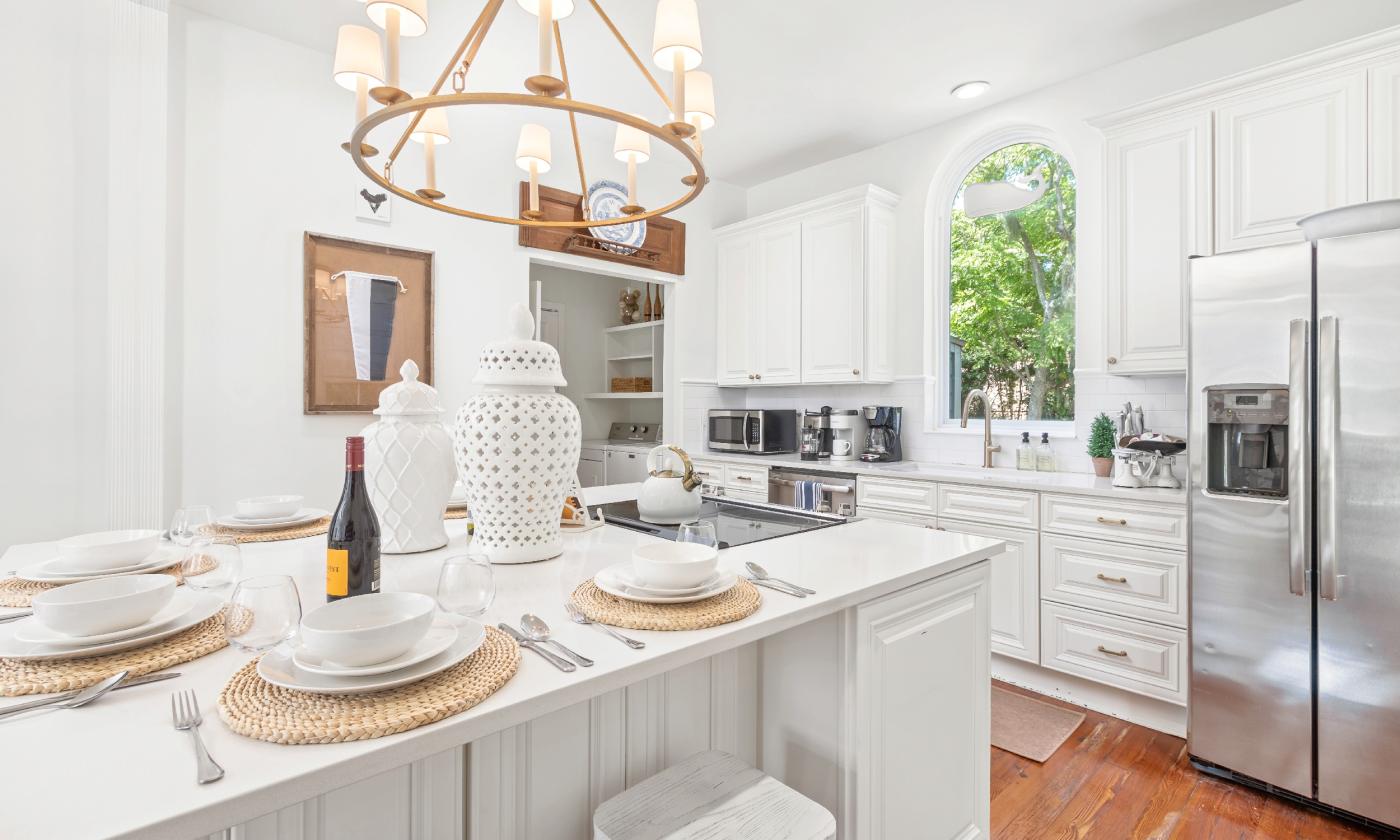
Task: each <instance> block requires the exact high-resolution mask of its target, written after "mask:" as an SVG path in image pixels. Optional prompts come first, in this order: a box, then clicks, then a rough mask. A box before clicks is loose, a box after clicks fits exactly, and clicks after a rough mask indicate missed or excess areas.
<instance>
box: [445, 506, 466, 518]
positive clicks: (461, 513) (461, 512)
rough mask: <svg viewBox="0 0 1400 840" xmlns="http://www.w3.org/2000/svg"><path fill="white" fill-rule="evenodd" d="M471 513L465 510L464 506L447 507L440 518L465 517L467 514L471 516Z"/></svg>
mask: <svg viewBox="0 0 1400 840" xmlns="http://www.w3.org/2000/svg"><path fill="white" fill-rule="evenodd" d="M471 515H472V512H471V511H469V510H467V509H466V508H448V509H447V512H446V513H444V514H443V515H442V518H443V519H466V518H467V517H469V516H471Z"/></svg>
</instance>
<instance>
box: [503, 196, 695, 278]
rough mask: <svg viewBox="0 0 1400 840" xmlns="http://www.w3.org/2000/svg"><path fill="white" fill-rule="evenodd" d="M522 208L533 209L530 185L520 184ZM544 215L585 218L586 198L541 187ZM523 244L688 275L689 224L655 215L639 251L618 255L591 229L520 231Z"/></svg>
mask: <svg viewBox="0 0 1400 840" xmlns="http://www.w3.org/2000/svg"><path fill="white" fill-rule="evenodd" d="M519 200H520V206H521V207H528V206H530V182H529V181H521V182H520V195H519ZM540 212H541V213H543V214H544V218H545V219H547V220H549V221H565V220H573V221H580V220H582V219H583V197H582V196H580V195H579V194H578V193H574V192H569V191H568V190H561V189H556V188H554V187H546V186H543V185H541V186H540ZM519 243H520V244H521V245H523V246H525V247H526V248H539V249H540V250H542V251H556V252H559V253H562V254H578V255H580V256H584V257H592V258H593V259H597V260H606V261H607V262H615V263H622V264H623V265H634V266H638V267H640V268H650V269H652V270H653V271H664V272H666V273H667V274H685V222H678V221H676V220H675V219H668V218H666V217H665V216H655V217H653V218H650V219H647V238H646V239H645V240H644V241H643V242H642V247H640V248H638V249H637V250H636V252H634V253H631V254H627V253H621V254H620V253H617V252H615V251H612V250H609V249H608V248H607V247H604V246H603V245H602V244H601V240H599V239H597V238H596V237H594V236H593V235H592V234H590V233H589V232H588V228H545V227H529V226H523V227H521V228H520V238H519Z"/></svg>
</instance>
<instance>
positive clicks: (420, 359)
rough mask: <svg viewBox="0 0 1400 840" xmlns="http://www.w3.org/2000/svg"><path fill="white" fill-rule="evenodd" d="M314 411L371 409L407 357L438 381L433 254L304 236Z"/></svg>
mask: <svg viewBox="0 0 1400 840" xmlns="http://www.w3.org/2000/svg"><path fill="white" fill-rule="evenodd" d="M303 241H304V250H303V261H304V274H305V277H304V283H305V289H304V295H305V296H304V300H305V303H304V306H305V310H304V316H305V328H304V333H305V335H304V339H305V348H306V360H305V366H304V368H303V378H304V386H303V390H304V403H303V408H304V411H305V413H307V414H335V413H365V412H369V411H373V410H374V409H375V408H376V407H378V405H379V392H380V391H382V390H384V389H385V388H386V387H388V386H389V385H391V384H393V383H394V382H396V381H398V378H399V377H398V370H399V367H400V366H401V365H402V364H403V363H404V361H405V360H407V359H412V360H414V361H415V362H417V363H418V368H419V370H420V371H421V374H420V376H419V379H420V380H422V381H423V382H426V383H428V384H430V385H431V384H432V382H433V254H432V252H431V251H415V250H412V249H409V248H399V247H397V246H393V245H380V244H376V243H373V242H361V241H359V240H355V239H344V238H341V237H335V236H327V235H325V234H320V233H307V234H305V236H304V239H303Z"/></svg>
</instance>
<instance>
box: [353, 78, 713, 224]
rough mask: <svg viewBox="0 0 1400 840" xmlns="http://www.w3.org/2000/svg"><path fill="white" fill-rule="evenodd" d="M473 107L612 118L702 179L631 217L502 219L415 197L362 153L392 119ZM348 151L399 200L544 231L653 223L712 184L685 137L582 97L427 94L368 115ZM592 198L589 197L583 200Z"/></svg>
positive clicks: (361, 168) (474, 217) (356, 162)
mask: <svg viewBox="0 0 1400 840" xmlns="http://www.w3.org/2000/svg"><path fill="white" fill-rule="evenodd" d="M459 105H460V106H473V105H509V106H515V107H523V108H547V109H551V110H555V111H564V112H566V113H573V114H586V115H588V116H590V117H597V118H599V119H603V120H607V121H609V122H613V123H618V124H621V125H626V126H630V127H632V128H635V129H637V130H638V131H643V132H645V133H647V134H649V135H651V136H652V137H655V138H656V139H658V140H660V141H661V142H663V143H665V144H666V145H668V146H670V147H671V148H673V149H675V150H676V151H678V152H680V153H681V155H682V156H683V157H684V158H685V159H686V160H687V161H689V163H690V165H691V166H692V167H693V168H694V170H693V171H694V174H695V175H696V176H698V177H697V178H696V180H695V183H694V184H691V185H688V186H690V190H689V191H688V192H686V193H685V194H684V195H682V196H681V197H680V198H678V199H676V200H675V201H672V202H670V203H669V204H665V205H662V206H660V207H656V208H653V209H650V210H646V211H644V212H641V213H633V214H631V215H627V216H619V217H616V218H610V219H581V220H548V219H522V218H520V217H518V216H498V215H495V214H492V213H482V212H479V211H476V210H467V209H465V208H462V207H455V206H453V205H451V204H446V203H443V202H442V201H432V200H429V199H426V198H423V197H421V196H419V195H417V194H416V193H414V192H412V191H409V190H406V189H403V188H401V187H399V186H397V185H395V184H394V183H393V182H392V181H390V180H389V179H388V178H386V177H384V175H383V173H380V172H376V171H375V170H374V167H373V166H372V165H371V164H370V162H369V160H368V159H366V158H365V156H364V154H363V152H362V149H363V147H365V145H366V137H368V135H369V132H370V131H371V130H373V129H374V128H376V127H377V126H380V125H382V124H384V123H386V122H388V121H389V120H392V119H395V118H396V117H403V116H410V117H411V116H412V115H413V114H415V113H418V112H423V111H427V110H429V109H431V108H449V107H453V106H459ZM348 145H349V152H350V156H351V158H353V159H354V161H355V166H356V167H357V168H359V170H360V171H361V172H362V173H364V174H365V176H366V177H368V178H369V179H370V180H371V181H374V182H375V183H376V184H378V185H379V186H381V187H383V188H384V189H386V190H389V191H390V192H392V193H393V194H394V195H397V196H399V197H400V198H403V199H405V200H407V201H411V202H413V203H414V204H419V205H422V206H423V207H428V208H430V209H433V210H441V211H443V212H446V213H451V214H453V215H456V216H462V217H465V218H469V219H479V220H481V221H486V222H496V223H498V224H508V225H518V226H524V227H541V228H565V229H582V228H592V227H608V226H611V225H625V224H631V223H632V222H637V221H641V220H643V219H650V218H652V217H654V216H661V215H664V214H666V213H669V212H671V211H672V210H675V209H677V208H679V207H683V206H685V205H686V204H689V203H690V202H692V201H694V200H695V199H696V197H698V196H699V195H700V193H701V191H702V190H704V188H705V184H706V182H707V181H708V180H709V179H708V178H706V177H705V165H704V163H703V161H702V160H701V159H700V156H699V155H698V154H697V153H696V152H695V150H694V149H692V148H691V146H690V144H688V143H686V142H685V139H684V138H682V137H678V136H676V134H674V133H673V132H672V131H671V130H670V129H669V128H667V127H665V126H659V125H654V124H652V123H650V122H647V121H646V120H643V119H639V118H637V117H634V116H632V115H631V114H628V113H625V112H623V111H617V110H614V109H612V108H608V107H605V106H602V105H595V104H593V103H591V102H583V101H581V100H577V99H569V98H565V97H560V98H553V97H549V96H540V95H537V94H529V93H496V92H481V93H447V94H438V95H435V96H422V97H418V98H415V99H409V100H406V101H404V102H400V103H399V104H397V105H389V106H386V107H384V108H381V109H380V110H378V111H375V112H374V113H372V114H369V115H368V116H366V117H365V118H364V119H363V120H361V121H360V122H359V123H358V124H357V125H356V126H355V131H354V133H353V134H352V135H351V137H350V142H349V144H348ZM584 198H585V200H587V196H585V197H584Z"/></svg>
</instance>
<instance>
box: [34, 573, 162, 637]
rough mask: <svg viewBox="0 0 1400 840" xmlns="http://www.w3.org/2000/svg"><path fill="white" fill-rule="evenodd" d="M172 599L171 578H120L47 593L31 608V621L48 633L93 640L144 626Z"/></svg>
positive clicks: (69, 586)
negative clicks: (46, 629) (33, 620)
mask: <svg viewBox="0 0 1400 840" xmlns="http://www.w3.org/2000/svg"><path fill="white" fill-rule="evenodd" d="M174 595H175V577H174V576H173V575H159V574H157V575H122V576H120V577H107V578H98V579H96V580H85V581H83V582H81V583H70V584H68V585H67V586H60V587H58V588H56V589H49V590H46V591H44V592H40V593H39V594H38V595H35V596H34V598H33V601H32V605H33V607H34V617H35V618H37V619H38V620H39V623H40V624H42V625H44V626H45V627H48V628H49V629H51V630H54V631H57V632H59V633H64V634H67V635H69V636H96V635H98V634H101V633H115V632H117V631H119V630H126V629H127V628H130V627H135V626H137V625H138V624H144V623H145V622H146V621H147V620H149V619H150V617H151V616H153V615H155V614H156V613H158V612H160V611H161V610H162V609H164V608H165V605H166V604H168V603H170V599H171V598H172V597H174Z"/></svg>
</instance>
